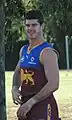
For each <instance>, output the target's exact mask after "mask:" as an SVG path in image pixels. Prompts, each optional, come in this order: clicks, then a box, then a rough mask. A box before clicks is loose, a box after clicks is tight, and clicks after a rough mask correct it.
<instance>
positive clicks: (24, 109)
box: [17, 98, 36, 119]
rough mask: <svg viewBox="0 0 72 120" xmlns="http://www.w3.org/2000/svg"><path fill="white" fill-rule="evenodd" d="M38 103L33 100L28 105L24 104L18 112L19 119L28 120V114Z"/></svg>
mask: <svg viewBox="0 0 72 120" xmlns="http://www.w3.org/2000/svg"><path fill="white" fill-rule="evenodd" d="M35 103H36V101H35V100H34V99H33V98H31V99H29V100H28V101H27V102H26V103H24V104H23V105H22V106H20V108H19V109H18V111H17V117H18V118H23V119H24V118H26V114H27V113H28V112H29V111H30V110H31V108H32V106H33V105H34V104H35Z"/></svg>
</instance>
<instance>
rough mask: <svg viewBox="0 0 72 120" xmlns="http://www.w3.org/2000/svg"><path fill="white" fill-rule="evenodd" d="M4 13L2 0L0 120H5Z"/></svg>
mask: <svg viewBox="0 0 72 120" xmlns="http://www.w3.org/2000/svg"><path fill="white" fill-rule="evenodd" d="M4 22H5V21H4V11H3V0H1V1H0V120H6V102H5V66H4V63H5V58H4V57H5V56H4V55H5V54H4Z"/></svg>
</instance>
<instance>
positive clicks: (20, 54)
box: [19, 45, 26, 59]
mask: <svg viewBox="0 0 72 120" xmlns="http://www.w3.org/2000/svg"><path fill="white" fill-rule="evenodd" d="M25 46H26V45H24V46H23V47H21V49H20V52H19V59H20V58H21V56H22V51H23V48H24V47H25Z"/></svg>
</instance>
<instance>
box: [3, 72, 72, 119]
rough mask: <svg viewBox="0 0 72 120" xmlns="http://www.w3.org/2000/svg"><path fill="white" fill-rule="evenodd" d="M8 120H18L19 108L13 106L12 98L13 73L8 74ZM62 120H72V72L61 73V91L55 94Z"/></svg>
mask: <svg viewBox="0 0 72 120" xmlns="http://www.w3.org/2000/svg"><path fill="white" fill-rule="evenodd" d="M5 75H6V105H7V118H8V119H7V120H12V119H13V120H17V117H16V111H17V109H18V106H16V105H14V104H13V101H12V96H11V88H12V76H13V72H6V73H5ZM54 95H55V97H56V100H57V103H58V108H59V114H60V117H61V118H62V120H72V71H65V70H63V71H62V70H61V71H60V85H59V89H58V90H57V91H56V92H55V93H54Z"/></svg>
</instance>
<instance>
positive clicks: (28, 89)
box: [20, 42, 58, 120]
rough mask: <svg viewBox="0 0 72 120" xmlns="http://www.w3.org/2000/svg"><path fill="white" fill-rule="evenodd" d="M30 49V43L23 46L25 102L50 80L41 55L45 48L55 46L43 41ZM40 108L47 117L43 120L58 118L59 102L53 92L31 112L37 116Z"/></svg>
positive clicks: (23, 95) (22, 70)
mask: <svg viewBox="0 0 72 120" xmlns="http://www.w3.org/2000/svg"><path fill="white" fill-rule="evenodd" d="M28 49H29V45H25V46H24V47H22V53H21V59H20V74H21V94H22V101H23V103H24V102H26V101H27V100H28V99H29V98H31V97H33V96H34V95H35V94H37V93H38V92H39V91H40V90H41V89H42V88H43V87H44V85H45V84H46V83H47V82H48V80H47V78H46V76H45V72H44V67H43V65H42V63H41V60H40V56H41V53H42V52H43V50H44V49H53V47H52V46H51V45H50V44H49V43H48V42H43V43H41V44H39V45H38V46H35V47H34V48H32V50H30V51H29V50H28ZM38 109H39V110H42V111H41V112H42V114H41V115H43V114H44V118H45V119H42V120H58V119H57V118H58V110H57V104H56V101H55V99H54V96H53V94H51V95H50V96H49V97H47V98H46V99H44V100H42V101H41V102H40V103H38V104H37V105H35V106H34V107H33V108H32V110H31V113H32V114H33V115H34V116H35V117H36V116H37V115H38V114H40V113H39V112H38ZM31 113H29V115H31ZM29 119H30V116H29Z"/></svg>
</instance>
